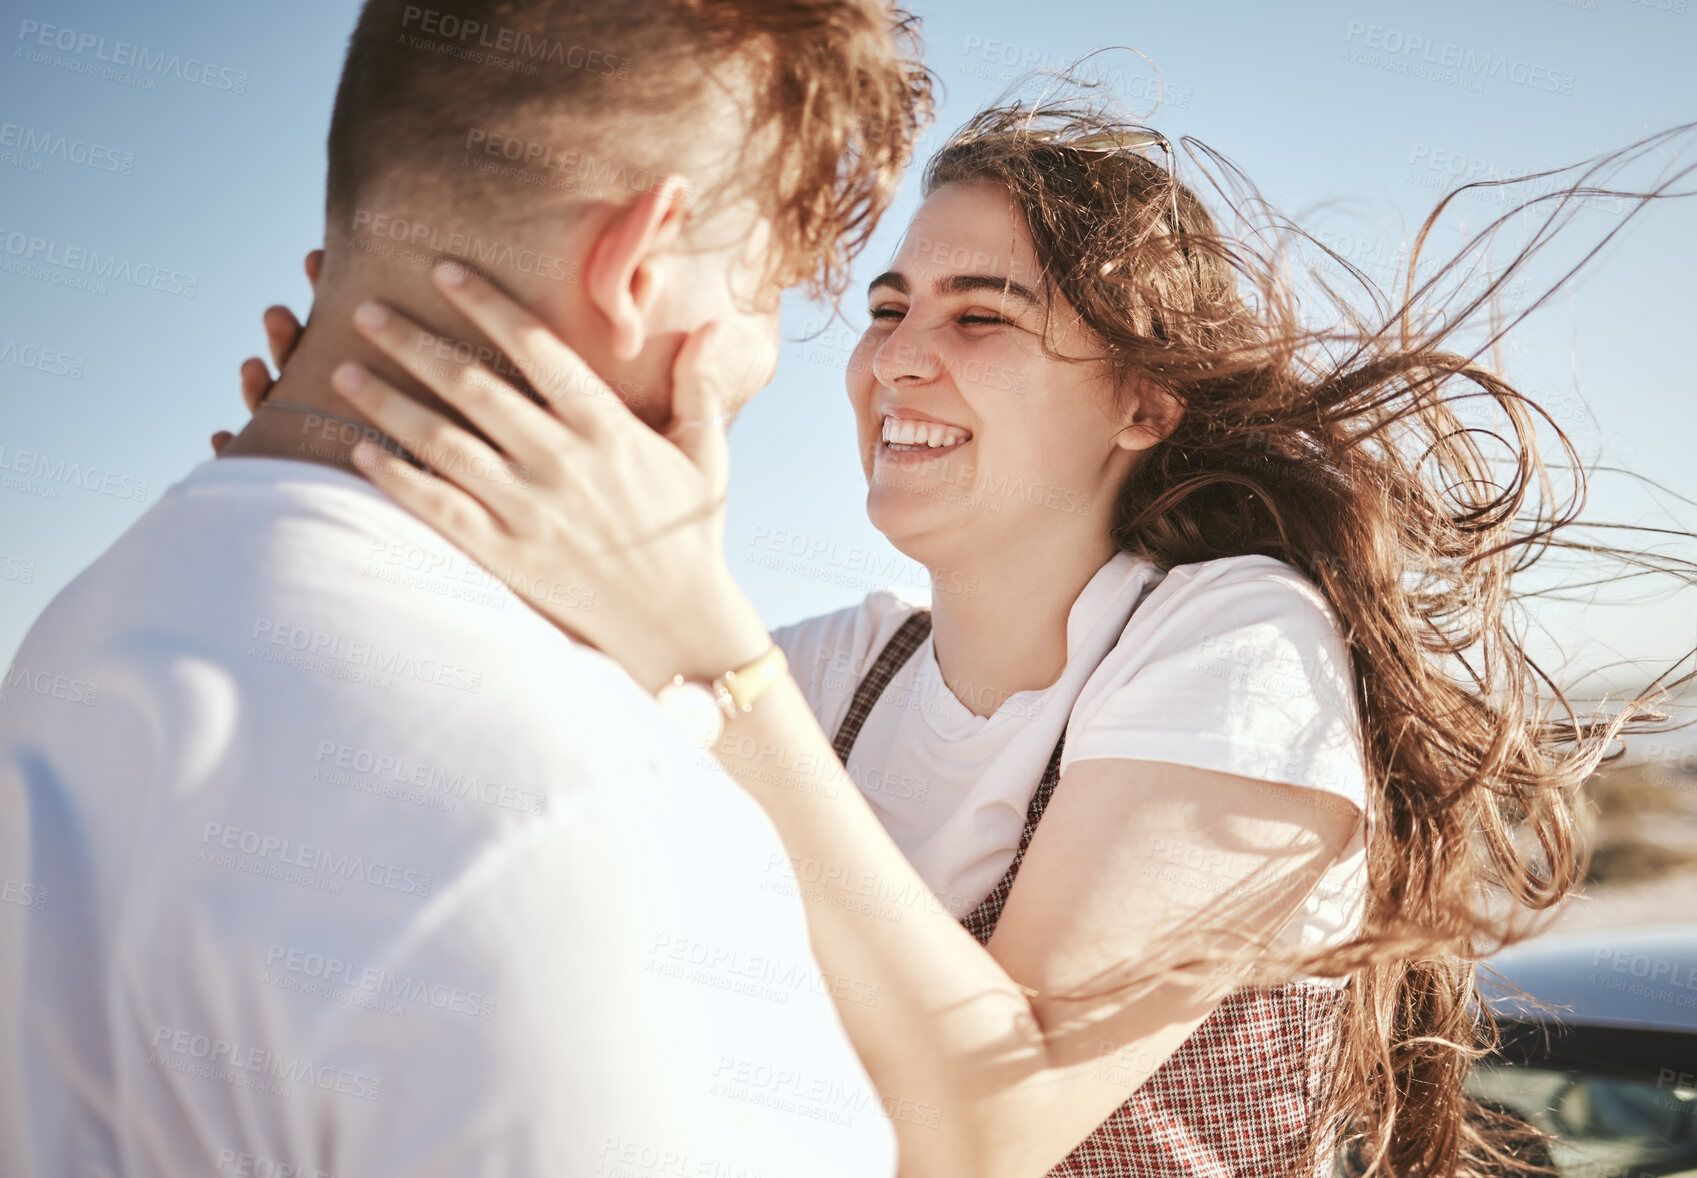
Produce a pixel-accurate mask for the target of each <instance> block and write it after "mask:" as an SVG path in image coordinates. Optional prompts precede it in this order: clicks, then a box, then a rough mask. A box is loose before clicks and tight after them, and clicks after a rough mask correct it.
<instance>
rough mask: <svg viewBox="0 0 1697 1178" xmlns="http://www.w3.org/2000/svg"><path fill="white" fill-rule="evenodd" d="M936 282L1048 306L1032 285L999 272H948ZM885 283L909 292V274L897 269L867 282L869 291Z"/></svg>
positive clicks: (954, 290) (942, 290) (955, 290)
mask: <svg viewBox="0 0 1697 1178" xmlns="http://www.w3.org/2000/svg"><path fill="white" fill-rule="evenodd" d="M935 285H936V288H937V293H938V294H970V293H971V292H973V291H976V290H990V291H995V292H996V293H998V294H1010V295H1012V296H1013V297H1014V298H1016V299H1020V300H1022V301H1024V302H1027V303H1030V304H1031V305H1032V306H1033V307H1036V308H1038V309H1039V310H1042V309H1044V308H1045V306H1046V304H1045V303H1044V302H1043V300H1042V299H1041V298H1039V297H1038V296H1037V294H1036V293H1035V292H1034V291H1033V290H1032V289H1031V288H1030V287H1028V286H1025V285H1024V284H1022V283H1018V282H1015V281H1014V280H1013V279H1011V278H1006V277H1003V276H1001V275H999V274H946V275H943V276H942V277H940V278H938V279H937V281H936V284H935ZM881 286H883V287H889V288H890V289H891V290H893V291H895V292H896V293H897V294H907V293H909V291H908V283H907V276H906V275H905V274H902V273H899V272H898V271H895V270H886V271H884V272H883V273H882V274H880V275H878V277H876V278H874V279H873V280H872V281H871V282H869V283H867V284H866V292H867V293H868V294H871V293H872V292H873V291H875V290H877V289H878V288H879V287H881Z"/></svg>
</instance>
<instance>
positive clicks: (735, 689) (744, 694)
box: [713, 642, 790, 720]
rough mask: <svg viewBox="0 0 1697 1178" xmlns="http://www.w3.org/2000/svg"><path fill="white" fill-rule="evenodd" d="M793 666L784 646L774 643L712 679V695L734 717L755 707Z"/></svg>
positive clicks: (729, 715)
mask: <svg viewBox="0 0 1697 1178" xmlns="http://www.w3.org/2000/svg"><path fill="white" fill-rule="evenodd" d="M789 669H790V663H789V660H788V659H786V658H785V657H784V652H783V650H782V648H780V647H779V646H778V644H777V643H776V642H774V643H773V644H772V645H771V646H768V647H767V648H766V650H765V652H764V653H762V654H761V655H760V656H759V657H757V658H755V659H754V660H752V661H751V662H748V663H745V664H744V665H743V666H740V667H738V668H736V669H735V670H733V671H726V672H725V673H724V674H723V675H720V676H719V677H718V678H717V679H715V680H713V697H714V698H715V699H717V700H718V701H719V706H720V707H721V708H722V709H724V712H725V715H726V716H728V717H729V718H731V719H733V720H734V719H736V718H737V717H738V716H742V715H746V714H747V713H749V712H751V711H753V710H754V702H755V701H756V700H758V699H759V698H760V697H761V696H762V695H764V694H765V693H766V689H767V688H768V687H770V686H772V684H774V683H776V682H777V681H778V680H779V679H781V678H783V676H784V674H785V672H787V671H788V670H789Z"/></svg>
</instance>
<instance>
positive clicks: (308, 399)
mask: <svg viewBox="0 0 1697 1178" xmlns="http://www.w3.org/2000/svg"><path fill="white" fill-rule="evenodd" d="M373 297H378V296H373ZM383 301H385V302H388V303H389V304H390V305H392V306H395V307H397V308H405V310H406V312H407V313H409V314H412V315H414V316H415V317H417V318H419V319H420V320H421V321H422V322H428V323H432V324H436V323H442V322H443V321H445V320H448V319H449V318H450V316H451V317H452V320H453V324H452V327H450V328H449V330H452V329H453V328H459V329H460V332H459V334H457V335H455V336H454V338H456V339H462V340H467V341H470V342H479V341H481V336H479V335H477V334H476V332H475V331H474V330H473V329H472V328H471V327H470V325H469V324H466V323H465V322H464V321H463V320H461V319H460V318H459V317H458V316H457V315H453V314H452V312H451V311H449V310H448V309H447V304H446V303H445V302H443V301H441V300H440V297H439V296H435V295H434V292H430V294H429V296H425V295H423V294H422V293H418V294H414V295H413V297H412V298H409V299H408V300H407V301H405V302H403V301H402V300H401V299H400V298H397V297H394V296H386V297H384V298H383ZM358 303H359V299H357V298H354V299H344V300H339V301H338V302H336V303H334V304H331V305H329V306H323V307H316V306H315V307H314V308H313V312H312V315H311V317H310V318H309V320H308V322H307V326H306V329H305V331H304V332H303V333H302V335H301V338H300V343H299V344H298V345H297V346H296V348H295V351H294V353H293V354H292V355H290V356H289V359H288V362H287V364H286V366H285V367H284V369H283V372H282V375H281V376H279V377H278V379H277V383H276V384H274V385H272V386H271V390H270V392H268V393H267V394H266V396H265V400H264V401H263V402H261V403H260V406H259V409H258V410H257V411H256V412H255V413H254V416H253V419H252V420H251V421H250V422H248V424H247V427H246V428H245V429H243V430H242V431H241V432H240V433H239V434H237V435H236V436H235V437H234V438H233V439H231V441H230V443H229V445H228V446H226V447H225V448H224V450H223V451H222V452H221V453H220V455H219V457H221V458H243V457H263V458H289V459H294V460H297V461H301V462H317V463H322V464H323V465H326V466H332V467H336V468H337V469H340V470H347V471H352V470H354V465H353V461H352V458H351V455H352V452H353V448H354V446H355V444H357V443H358V442H359V441H360V440H361V439H362V438H368V439H370V440H372V441H375V442H378V443H379V444H380V445H385V446H386V447H387V448H389V449H391V450H393V449H396V448H397V446H400V447H406V445H407V441H406V439H404V438H393V439H392V438H390V437H389V435H387V434H385V433H384V432H383V431H382V430H380V429H378V427H377V426H375V425H373V424H372V423H371V422H370V421H369V420H368V419H367V418H366V417H364V416H363V415H362V414H360V412H359V411H358V410H357V409H355V408H354V407H353V406H352V405H351V404H349V403H348V402H347V401H346V400H344V399H343V398H342V397H341V396H339V395H338V394H337V393H336V391H335V389H333V388H332V387H331V385H330V374H331V373H332V372H334V371H335V370H336V366H337V365H339V364H342V363H344V362H346V361H353V362H355V363H358V364H361V365H363V366H364V367H365V368H366V369H367V370H368V371H369V372H371V373H373V374H375V375H376V376H377V377H378V378H379V379H381V380H383V381H384V382H385V383H387V384H389V385H391V386H393V387H394V388H396V389H399V390H400V391H401V392H403V393H406V394H407V395H409V396H411V397H413V398H414V399H416V400H418V401H420V402H422V403H423V404H426V405H429V406H431V407H432V408H435V409H437V410H439V411H442V412H445V413H448V414H449V415H450V416H452V417H454V418H455V419H456V420H460V419H459V417H458V415H457V414H454V413H453V412H452V411H451V410H449V409H447V407H446V406H445V405H443V403H442V402H441V401H440V399H439V398H437V397H436V396H435V395H434V394H433V393H431V392H430V391H429V390H428V389H427V388H426V387H425V386H424V385H423V384H422V383H421V382H420V381H419V380H418V379H417V378H416V377H414V376H413V375H412V374H411V373H409V372H408V371H407V370H406V369H405V368H403V367H402V366H401V365H400V364H398V363H396V362H395V361H394V360H392V359H390V358H389V356H388V354H387V353H385V352H383V351H381V350H380V349H379V348H378V347H377V346H376V345H375V344H373V343H371V342H370V341H369V340H367V339H366V338H365V337H364V336H363V335H361V334H360V333H359V332H358V331H357V330H356V329H355V328H354V326H353V321H352V315H353V309H354V307H355V306H357V305H358ZM415 308H417V309H416V310H415ZM426 316H434V318H425V317H426ZM461 423H462V424H464V422H463V421H462V422H461Z"/></svg>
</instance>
